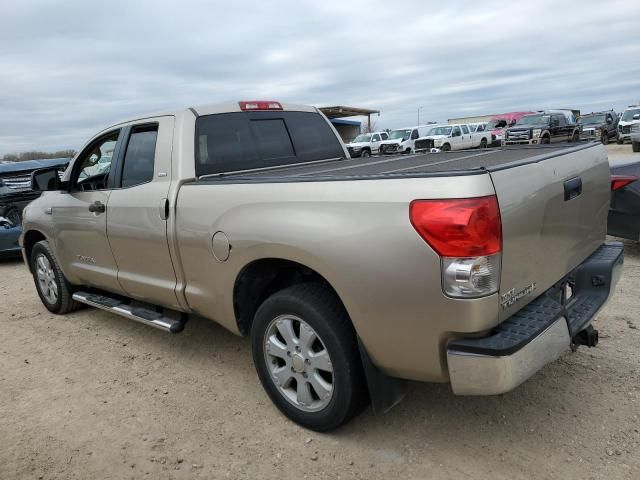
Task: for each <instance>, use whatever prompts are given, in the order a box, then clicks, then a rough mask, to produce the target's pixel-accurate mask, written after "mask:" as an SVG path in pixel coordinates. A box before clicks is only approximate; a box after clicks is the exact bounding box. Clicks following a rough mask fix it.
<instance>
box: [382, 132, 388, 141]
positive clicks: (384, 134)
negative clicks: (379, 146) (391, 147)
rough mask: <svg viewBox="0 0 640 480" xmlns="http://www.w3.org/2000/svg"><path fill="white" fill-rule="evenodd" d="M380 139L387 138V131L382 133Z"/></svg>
mask: <svg viewBox="0 0 640 480" xmlns="http://www.w3.org/2000/svg"><path fill="white" fill-rule="evenodd" d="M381 136H382V140H387V139H388V138H389V135H388V134H387V133H382V134H381Z"/></svg>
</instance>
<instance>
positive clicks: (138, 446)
mask: <svg viewBox="0 0 640 480" xmlns="http://www.w3.org/2000/svg"><path fill="white" fill-rule="evenodd" d="M626 255H627V256H626V264H625V273H624V277H623V279H622V281H621V283H620V285H619V287H618V290H617V293H616V295H615V297H614V298H613V300H612V301H611V302H610V303H609V305H608V306H607V307H606V309H605V310H604V311H603V312H602V313H601V314H600V316H599V318H598V319H597V321H596V322H595V325H596V327H597V328H598V329H599V330H600V334H601V341H600V345H599V346H598V347H597V348H595V349H591V350H589V349H586V348H581V349H580V350H579V351H578V352H577V353H575V354H572V353H567V354H566V355H565V356H564V357H563V358H561V359H560V360H559V361H557V362H555V363H553V364H552V365H549V366H547V367H546V368H545V369H543V370H542V371H541V372H540V373H538V374H537V375H536V376H535V377H533V378H532V379H531V380H530V381H528V382H527V383H526V384H524V385H523V386H521V387H520V388H518V389H517V390H516V391H514V392H511V393H509V394H507V395H502V396H498V397H487V398H462V397H454V396H453V395H452V394H451V392H450V390H449V388H448V387H447V386H446V385H426V384H415V385H412V386H411V389H410V392H409V395H408V397H407V398H406V399H405V401H404V402H403V403H401V404H400V405H399V406H398V407H397V408H395V409H394V410H392V411H391V412H390V413H388V414H386V415H384V416H379V417H375V416H373V414H372V413H371V411H366V412H365V413H364V414H362V415H361V416H360V417H358V418H357V419H356V420H355V421H353V422H352V423H351V424H349V425H348V426H347V427H345V428H343V429H341V430H340V431H338V432H336V433H333V434H330V435H320V434H316V433H311V432H308V431H305V430H303V429H301V428H299V427H297V426H296V425H294V424H292V423H291V422H289V421H287V420H285V419H284V417H283V416H282V415H281V414H280V413H279V412H278V411H277V410H276V409H275V407H273V406H272V405H271V403H270V401H269V399H268V398H267V396H266V395H265V393H264V392H263V390H262V388H261V386H260V384H259V382H258V380H257V377H256V375H255V374H254V370H253V365H252V362H251V355H250V350H249V344H248V342H247V341H246V340H245V339H241V338H237V337H235V336H233V335H231V334H230V333H228V332H226V331H225V330H223V329H222V328H219V327H217V326H216V325H215V324H213V323H210V322H207V321H205V320H198V319H195V320H193V321H191V322H190V323H189V325H188V326H187V329H186V330H185V332H184V333H182V334H180V335H170V334H166V333H163V332H160V331H157V330H154V329H151V328H148V327H145V326H142V325H139V324H136V323H134V322H130V321H127V320H125V319H122V318H119V317H116V316H113V315H110V314H107V313H104V312H100V311H97V310H90V309H86V310H82V311H78V312H76V313H74V314H71V315H68V316H65V317H56V316H53V315H50V314H49V313H48V312H47V311H46V310H45V309H44V307H42V306H41V304H40V301H39V299H38V298H37V296H36V293H35V290H34V287H33V285H32V281H31V278H30V276H29V274H28V272H27V270H26V268H25V267H24V266H23V265H22V264H21V263H19V262H18V261H5V262H1V263H0V289H1V290H0V291H2V304H1V305H0V321H1V324H0V327H1V328H2V335H1V336H0V338H1V339H2V342H1V344H0V366H1V367H2V368H1V370H0V479H16V478H19V479H22V478H28V479H30V478H35V479H38V478H45V479H49V478H61V479H62V478H65V479H66V478H78V479H87V478H101V479H102V478H104V479H106V478H114V479H115V478H117V479H120V478H176V479H179V478H232V479H242V478H247V479H256V478H261V479H262V478H278V479H283V478H284V479H287V478H296V479H300V478H343V479H344V478H366V479H374V478H385V479H389V478H402V479H413V478H416V479H417V478H433V479H439V478H447V479H460V478H473V479H485V478H492V479H509V480H512V479H531V478H545V479H547V478H548V479H551V478H560V479H563V480H567V479H581V480H583V479H600V478H608V479H612V480H613V479H615V480H618V479H638V478H640V371H639V368H640V348H639V344H640V330H639V328H640V318H639V316H638V312H640V281H639V279H640V249H639V248H638V246H636V245H633V244H627V249H626Z"/></svg>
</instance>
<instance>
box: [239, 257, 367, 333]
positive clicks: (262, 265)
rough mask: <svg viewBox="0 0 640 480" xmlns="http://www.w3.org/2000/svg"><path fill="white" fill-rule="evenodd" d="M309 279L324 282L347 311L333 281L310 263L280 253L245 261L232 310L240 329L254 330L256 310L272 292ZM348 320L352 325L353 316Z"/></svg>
mask: <svg viewBox="0 0 640 480" xmlns="http://www.w3.org/2000/svg"><path fill="white" fill-rule="evenodd" d="M307 282H316V283H321V284H323V285H325V286H326V287H327V288H329V289H330V290H331V291H332V292H333V294H334V295H335V296H336V299H337V300H338V301H339V302H340V304H341V305H342V307H343V308H344V309H345V311H347V308H346V305H345V303H344V302H343V301H342V299H341V298H340V295H339V294H338V292H337V291H336V289H335V288H334V287H333V285H331V283H330V282H329V281H328V280H327V278H326V277H325V276H324V275H322V274H321V273H319V272H318V271H316V270H315V269H313V268H311V267H308V266H306V265H303V264H302V263H299V262H296V261H294V260H289V259H285V258H278V257H267V258H260V259H255V260H252V261H251V262H249V263H248V264H246V265H245V266H244V267H243V268H242V269H241V270H240V271H239V273H238V274H237V276H236V278H235V281H234V285H233V312H234V315H235V320H236V325H237V327H238V331H239V332H240V333H241V334H242V335H247V334H248V333H249V332H250V331H251V325H252V323H253V317H254V315H255V312H256V311H257V310H258V308H259V307H260V305H261V304H262V303H263V302H264V301H265V300H266V299H267V298H268V297H269V296H270V295H273V294H274V293H275V292H277V291H279V290H282V289H284V288H287V287H290V286H292V285H296V284H300V283H307ZM347 314H348V311H347ZM349 320H350V321H351V324H352V325H353V321H352V320H351V318H349ZM354 329H355V326H354Z"/></svg>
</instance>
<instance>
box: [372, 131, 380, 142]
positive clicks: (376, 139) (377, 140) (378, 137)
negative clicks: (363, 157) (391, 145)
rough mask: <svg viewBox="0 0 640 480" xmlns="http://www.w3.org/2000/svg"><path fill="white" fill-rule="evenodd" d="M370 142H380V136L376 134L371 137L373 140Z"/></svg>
mask: <svg viewBox="0 0 640 480" xmlns="http://www.w3.org/2000/svg"><path fill="white" fill-rule="evenodd" d="M371 141H372V142H379V141H380V135H378V134H377V133H376V134H375V135H374V136H373V139H372V140H371Z"/></svg>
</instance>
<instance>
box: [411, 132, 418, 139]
mask: <svg viewBox="0 0 640 480" xmlns="http://www.w3.org/2000/svg"><path fill="white" fill-rule="evenodd" d="M417 138H420V135H418V130H413V131H412V132H411V140H415V139H417Z"/></svg>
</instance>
